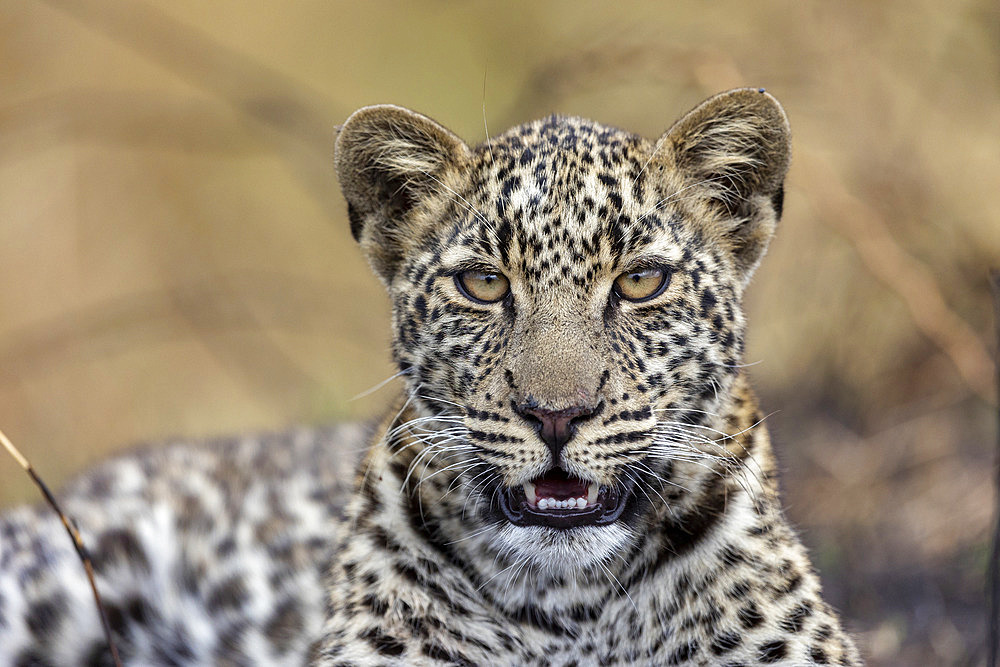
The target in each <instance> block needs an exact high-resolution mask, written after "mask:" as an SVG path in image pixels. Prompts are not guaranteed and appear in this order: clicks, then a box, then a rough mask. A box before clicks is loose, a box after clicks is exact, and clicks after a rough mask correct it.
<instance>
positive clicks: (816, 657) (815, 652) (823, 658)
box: [809, 646, 830, 665]
mask: <svg viewBox="0 0 1000 667" xmlns="http://www.w3.org/2000/svg"><path fill="white" fill-rule="evenodd" d="M809 657H810V658H812V661H813V662H815V663H816V664H817V665H826V664H829V662H830V659H829V658H828V657H827V655H826V651H824V650H823V649H821V648H820V647H819V646H813V647H812V648H810V649H809Z"/></svg>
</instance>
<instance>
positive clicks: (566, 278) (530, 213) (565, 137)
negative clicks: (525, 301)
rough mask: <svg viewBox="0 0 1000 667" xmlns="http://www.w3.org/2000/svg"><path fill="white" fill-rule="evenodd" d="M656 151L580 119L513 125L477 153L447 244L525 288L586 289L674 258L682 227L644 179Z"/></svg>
mask: <svg viewBox="0 0 1000 667" xmlns="http://www.w3.org/2000/svg"><path fill="white" fill-rule="evenodd" d="M655 150H656V146H655V145H654V144H652V143H651V142H648V141H646V140H645V139H643V138H641V137H639V136H636V135H634V134H630V133H627V132H624V131H622V130H618V129H615V128H611V127H607V126H603V125H599V124H597V123H593V122H591V121H587V120H583V119H579V118H567V117H562V116H550V117H549V118H547V119H544V120H540V121H536V122H534V123H530V124H526V125H522V126H520V127H517V128H514V129H513V130H511V131H509V132H507V133H505V134H503V135H501V136H499V137H496V138H494V139H491V140H490V141H489V142H487V143H484V144H482V145H480V146H479V147H477V148H476V149H475V152H474V158H473V159H474V162H473V165H472V168H471V169H470V172H471V173H472V174H473V176H472V179H471V181H470V183H469V186H468V190H467V191H466V192H465V193H463V194H462V202H461V203H462V204H464V207H462V206H457V207H456V212H457V213H458V216H457V223H458V224H457V225H456V229H455V231H454V232H453V233H452V236H451V239H450V243H449V245H452V244H454V245H458V246H460V247H463V248H467V249H470V250H471V251H472V252H475V253H481V254H482V255H483V256H485V257H488V258H491V259H493V260H494V261H495V262H496V263H497V264H498V265H499V268H501V269H502V270H505V271H508V272H512V273H515V274H517V275H518V276H519V277H520V278H522V279H523V280H524V281H525V284H526V285H527V286H528V289H529V290H532V291H539V290H542V291H544V290H549V289H552V288H554V287H557V286H561V285H568V284H569V285H575V286H577V287H578V288H587V287H588V286H591V285H592V284H593V282H594V279H595V278H596V277H598V276H600V275H603V274H606V273H609V272H615V271H621V270H622V269H623V268H624V267H625V266H627V265H628V264H629V263H630V262H632V261H634V260H635V259H637V257H639V256H641V255H642V254H643V253H654V254H656V255H658V256H659V257H661V258H663V259H673V258H675V257H676V256H677V255H679V254H680V250H679V246H680V242H679V241H680V230H679V227H680V225H679V219H678V217H677V216H676V214H674V215H671V211H670V209H665V208H664V207H663V206H659V205H660V204H662V203H664V202H662V201H661V200H662V199H664V198H665V197H664V194H663V189H662V187H661V186H660V184H657V185H653V184H651V182H650V178H649V176H650V175H649V173H648V170H647V167H648V164H649V161H650V157H651V155H652V153H653V151H655ZM665 230H666V231H668V232H669V233H667V234H664V231H665Z"/></svg>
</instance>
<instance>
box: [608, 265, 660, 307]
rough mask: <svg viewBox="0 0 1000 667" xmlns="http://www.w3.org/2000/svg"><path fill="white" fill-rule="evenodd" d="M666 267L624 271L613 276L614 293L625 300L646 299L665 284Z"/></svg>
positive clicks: (655, 293) (654, 294)
mask: <svg viewBox="0 0 1000 667" xmlns="http://www.w3.org/2000/svg"><path fill="white" fill-rule="evenodd" d="M667 278H668V275H667V271H666V269H663V268H659V267H655V268H649V269H637V270H635V271H626V272H625V273H623V274H621V275H620V276H618V277H617V278H615V287H614V289H615V293H616V294H617V295H618V296H620V297H621V298H623V299H625V300H627V301H648V300H650V299H652V298H654V297H656V296H659V295H660V293H661V292H663V290H664V288H665V287H666V286H667Z"/></svg>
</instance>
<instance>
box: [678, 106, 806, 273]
mask: <svg viewBox="0 0 1000 667" xmlns="http://www.w3.org/2000/svg"><path fill="white" fill-rule="evenodd" d="M660 145H661V150H662V148H666V150H665V153H667V155H668V156H669V157H668V159H672V162H673V167H674V168H675V169H676V170H677V171H679V172H680V173H681V174H682V175H683V177H684V178H685V181H686V183H685V186H687V187H691V188H692V190H701V191H702V192H703V193H705V195H706V197H707V201H708V202H709V207H710V212H711V213H712V214H713V215H712V217H713V218H715V219H716V220H715V221H714V222H713V223H712V224H714V225H721V227H722V228H721V229H718V230H713V231H714V232H721V234H719V236H721V238H722V239H723V240H724V241H725V242H727V243H728V244H729V246H730V248H731V250H732V252H733V257H734V259H735V261H736V265H737V268H738V269H739V270H740V271H741V273H742V274H743V279H744V282H746V281H748V280H749V278H750V275H751V274H752V273H753V270H754V269H755V268H756V267H757V264H758V263H759V262H760V260H761V258H762V257H763V256H764V252H765V251H766V250H767V244H768V242H769V241H770V240H771V236H773V234H774V230H775V228H776V226H777V222H778V218H780V217H781V208H782V202H783V198H784V189H783V185H784V181H785V174H786V173H787V172H788V164H789V161H790V157H791V152H790V151H791V133H790V130H789V127H788V118H787V117H786V116H785V111H784V109H782V108H781V105H780V104H779V103H778V100H776V99H774V97H772V96H771V95H769V94H768V93H766V92H764V89H762V88H739V89H736V90H731V91H729V92H725V93H720V94H718V95H716V96H714V97H710V98H709V99H707V100H705V101H704V102H702V103H701V104H700V105H698V106H697V107H695V108H694V109H693V110H692V111H690V112H689V113H688V114H687V115H686V116H684V117H683V118H681V119H680V120H679V121H677V122H676V123H675V124H674V126H673V127H671V128H670V129H669V130H667V132H666V133H665V134H664V135H663V137H662V138H661V140H660ZM713 235H716V234H713Z"/></svg>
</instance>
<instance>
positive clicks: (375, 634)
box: [361, 628, 406, 656]
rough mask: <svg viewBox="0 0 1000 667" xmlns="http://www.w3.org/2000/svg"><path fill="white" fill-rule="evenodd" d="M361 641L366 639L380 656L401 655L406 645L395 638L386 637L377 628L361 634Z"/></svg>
mask: <svg viewBox="0 0 1000 667" xmlns="http://www.w3.org/2000/svg"><path fill="white" fill-rule="evenodd" d="M361 637H362V638H363V639H367V640H368V643H369V644H371V645H372V646H373V647H374V648H375V650H376V651H378V652H379V653H381V654H382V655H392V656H396V655H402V653H403V651H405V650H406V645H405V644H404V643H403V642H401V641H400V640H399V639H397V638H396V637H393V636H392V635H388V634H386V633H384V632H382V631H381V630H379V629H378V628H371V629H369V630H367V631H365V632H363V633H362V634H361Z"/></svg>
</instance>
